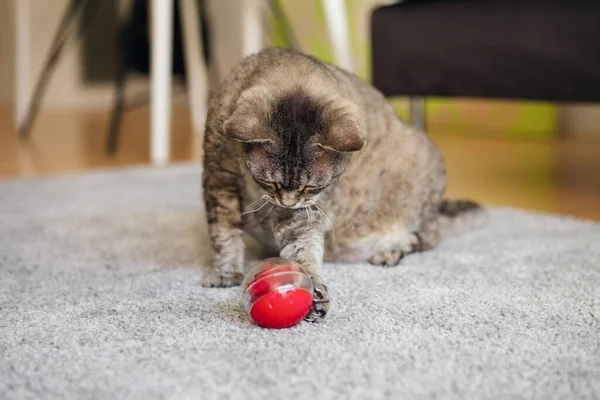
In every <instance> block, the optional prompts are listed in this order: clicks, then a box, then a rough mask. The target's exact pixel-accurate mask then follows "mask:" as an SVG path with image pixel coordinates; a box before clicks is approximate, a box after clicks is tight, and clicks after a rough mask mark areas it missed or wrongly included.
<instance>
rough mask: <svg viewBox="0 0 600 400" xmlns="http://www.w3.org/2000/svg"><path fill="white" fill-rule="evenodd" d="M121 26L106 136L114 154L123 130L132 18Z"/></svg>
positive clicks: (108, 148) (108, 147) (108, 149)
mask: <svg viewBox="0 0 600 400" xmlns="http://www.w3.org/2000/svg"><path fill="white" fill-rule="evenodd" d="M122 21H123V22H121V24H120V27H119V33H118V35H117V42H116V48H117V52H116V53H117V74H116V77H115V78H116V79H115V100H114V103H113V111H112V115H111V120H110V126H109V131H108V136H107V138H106V152H107V153H108V154H114V153H115V152H116V151H117V147H118V145H119V134H120V130H121V118H122V116H123V111H124V110H125V85H126V83H127V82H126V80H127V71H128V69H129V54H128V51H129V49H130V46H129V45H130V42H129V41H130V40H131V35H130V32H129V27H130V23H131V18H130V17H127V18H124V19H123V20H122Z"/></svg>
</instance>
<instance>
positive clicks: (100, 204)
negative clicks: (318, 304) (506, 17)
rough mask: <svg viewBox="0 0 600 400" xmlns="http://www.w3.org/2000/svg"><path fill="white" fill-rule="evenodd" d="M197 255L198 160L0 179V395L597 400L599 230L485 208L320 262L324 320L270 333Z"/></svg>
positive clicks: (200, 241) (201, 232)
mask: <svg viewBox="0 0 600 400" xmlns="http://www.w3.org/2000/svg"><path fill="white" fill-rule="evenodd" d="M205 255H206V232H205V226H204V225H203V215H202V208H201V203H200V169H199V168H198V167H197V166H194V165H177V166H173V167H169V168H166V169H156V170H155V169H150V168H132V169H125V170H120V171H113V172H111V171H99V172H95V173H91V174H81V175H69V176H59V177H53V178H48V179H39V180H27V181H3V182H2V183H0V398H1V399H22V398H32V399H33V398H35V399H58V398H61V399H62V398H68V399H88V398H94V399H124V398H128V399H163V398H168V399H188V398H189V399H213V398H214V399H217V398H218V399H221V398H223V399H224V398H240V399H243V398H257V399H258V398H267V396H268V398H272V399H279V398H295V397H302V398H314V399H322V398H323V399H325V398H355V399H379V398H390V399H400V398H402V399H408V398H444V399H453V398H456V399H465V398H476V399H484V398H540V399H548V398H569V399H573V398H600V321H599V318H600V224H596V223H590V222H585V221H577V220H573V219H569V218H560V217H555V216H548V215H538V214H533V213H525V212H520V211H516V210H507V209H493V210H491V211H490V219H489V222H488V224H487V226H486V227H484V228H482V229H481V230H480V231H477V232H472V233H469V234H467V235H464V236H462V237H457V238H451V239H448V240H446V241H444V242H443V243H442V244H441V245H440V247H439V248H438V249H436V250H434V251H430V252H427V253H423V254H416V255H412V256H409V257H407V258H406V259H405V261H404V265H402V266H400V267H398V268H391V269H384V268H377V267H371V266H369V265H351V266H349V265H330V264H327V265H326V266H325V267H324V276H325V278H326V280H327V282H328V284H329V287H330V290H331V294H332V298H333V301H334V302H333V305H332V312H331V316H330V318H329V319H328V320H327V322H326V323H324V324H322V325H312V324H308V323H302V324H301V325H299V326H297V327H294V328H292V329H288V330H283V331H271V330H265V329H262V328H259V327H256V326H254V325H253V324H252V323H251V322H250V321H249V320H248V318H247V316H246V314H245V313H244V310H243V308H242V307H241V305H240V303H239V299H238V290H239V289H238V288H234V289H204V288H202V287H201V286H200V285H199V281H200V277H201V273H202V272H201V271H202V268H201V266H202V265H203V264H204V263H205V262H206V256H205Z"/></svg>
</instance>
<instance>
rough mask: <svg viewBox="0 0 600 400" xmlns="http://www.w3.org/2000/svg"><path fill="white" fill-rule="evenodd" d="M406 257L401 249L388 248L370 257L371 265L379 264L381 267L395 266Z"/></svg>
mask: <svg viewBox="0 0 600 400" xmlns="http://www.w3.org/2000/svg"><path fill="white" fill-rule="evenodd" d="M402 258H404V252H403V251H400V250H387V251H382V252H381V253H377V254H375V255H374V256H373V257H371V258H370V259H369V263H370V264H371V265H378V266H381V267H393V266H396V265H398V264H400V261H401V260H402Z"/></svg>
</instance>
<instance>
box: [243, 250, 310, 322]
mask: <svg viewBox="0 0 600 400" xmlns="http://www.w3.org/2000/svg"><path fill="white" fill-rule="evenodd" d="M242 287H243V290H244V293H243V296H242V301H243V303H244V307H245V309H246V311H247V312H248V314H249V315H250V318H252V320H253V321H254V322H256V323H257V324H258V325H260V326H262V327H264V328H272V329H282V328H289V327H292V326H294V325H296V324H298V323H299V322H300V321H302V320H303V319H304V317H306V315H307V314H308V312H309V311H310V308H311V306H312V303H313V295H312V293H313V285H312V281H311V279H310V277H309V276H308V275H307V274H306V272H305V271H304V270H303V269H302V267H300V266H299V265H297V264H295V263H293V262H291V261H289V260H286V259H283V258H269V259H267V260H264V261H263V262H261V263H259V264H257V265H256V266H254V267H253V268H252V269H251V270H250V271H248V274H247V275H246V278H245V279H244V282H243V284H242Z"/></svg>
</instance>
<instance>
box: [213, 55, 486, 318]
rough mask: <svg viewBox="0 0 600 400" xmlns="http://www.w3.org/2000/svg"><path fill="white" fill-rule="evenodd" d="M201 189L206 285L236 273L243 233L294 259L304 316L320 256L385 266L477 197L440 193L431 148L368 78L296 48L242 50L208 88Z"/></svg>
mask: <svg viewBox="0 0 600 400" xmlns="http://www.w3.org/2000/svg"><path fill="white" fill-rule="evenodd" d="M205 128H206V129H205V138H204V160H203V164H204V165H203V179H202V185H203V196H204V203H205V206H206V216H207V223H208V230H209V237H210V241H211V245H212V253H213V254H212V266H211V270H210V271H209V272H208V273H207V274H206V275H205V277H204V278H203V285H204V286H206V287H229V286H235V285H239V284H240V283H241V282H242V280H243V278H244V269H243V268H244V267H243V263H244V242H243V235H244V233H247V234H250V235H251V236H253V237H254V238H256V239H257V240H258V241H259V242H260V243H262V244H263V245H264V246H265V247H266V248H267V249H270V250H271V251H274V252H278V253H279V255H280V256H281V257H284V258H288V259H290V260H293V261H295V262H297V263H298V264H300V265H301V266H302V267H303V268H304V269H305V270H306V271H307V273H308V274H309V275H310V277H311V279H312V281H313V286H314V303H313V306H312V309H311V311H310V312H309V314H308V315H307V317H306V318H305V319H306V320H308V321H321V320H323V319H324V318H325V317H326V315H327V313H328V310H329V307H330V297H329V293H328V288H327V285H326V284H325V283H324V282H323V279H322V277H321V275H320V267H321V264H322V263H323V262H324V261H327V260H331V261H338V262H365V261H368V262H370V263H371V264H373V265H380V266H394V265H397V264H399V263H400V261H401V259H402V258H403V257H404V256H406V255H407V254H410V253H413V252H417V251H425V250H427V249H431V248H433V247H434V246H436V245H437V244H438V242H439V241H440V240H441V239H442V238H443V237H444V236H445V235H449V234H450V232H452V228H453V227H457V225H459V224H463V223H464V224H465V227H466V226H467V225H466V223H468V222H469V220H472V217H474V216H476V215H477V214H478V213H479V212H480V211H481V210H482V207H481V206H480V205H478V204H476V203H474V202H472V201H467V200H446V199H443V194H444V192H445V189H446V168H445V164H444V160H443V157H442V154H441V152H440V151H439V149H438V148H437V147H436V146H435V145H434V143H433V142H432V141H431V140H430V138H429V137H428V136H427V135H426V134H425V133H424V132H422V131H420V130H417V129H415V128H413V127H411V126H409V125H407V124H405V123H404V122H403V121H402V120H401V119H400V118H399V117H398V115H397V114H396V112H395V110H394V108H393V107H392V105H391V104H390V103H389V102H388V101H387V99H386V98H385V97H384V96H383V95H382V94H381V93H380V92H379V91H378V90H376V89H375V88H374V87H373V86H371V85H370V84H368V83H367V82H365V81H363V80H361V79H360V78H358V77H357V76H356V75H354V74H352V73H350V72H347V71H345V70H343V69H341V68H338V67H336V66H335V65H333V64H330V63H326V62H324V61H321V60H319V59H317V58H315V57H312V56H309V55H306V54H303V53H301V52H298V51H294V50H290V49H282V48H267V49H264V50H262V51H260V52H258V53H255V54H253V55H250V56H248V57H246V58H245V59H243V60H242V61H241V62H240V63H239V64H238V65H237V66H236V67H234V68H233V69H232V71H231V72H230V73H229V75H228V76H227V77H226V78H225V80H224V81H223V82H222V84H221V86H220V88H219V90H218V91H217V92H216V93H215V94H214V95H213V96H212V97H211V100H210V103H209V109H208V114H207V120H206V127H205Z"/></svg>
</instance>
